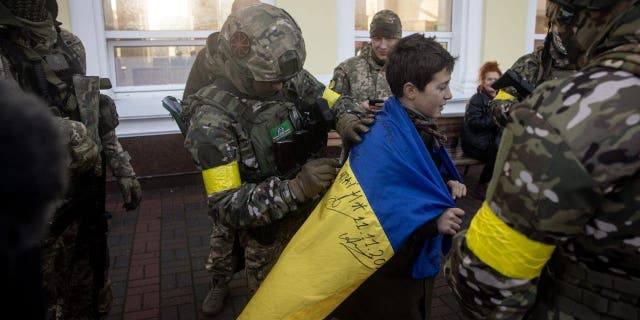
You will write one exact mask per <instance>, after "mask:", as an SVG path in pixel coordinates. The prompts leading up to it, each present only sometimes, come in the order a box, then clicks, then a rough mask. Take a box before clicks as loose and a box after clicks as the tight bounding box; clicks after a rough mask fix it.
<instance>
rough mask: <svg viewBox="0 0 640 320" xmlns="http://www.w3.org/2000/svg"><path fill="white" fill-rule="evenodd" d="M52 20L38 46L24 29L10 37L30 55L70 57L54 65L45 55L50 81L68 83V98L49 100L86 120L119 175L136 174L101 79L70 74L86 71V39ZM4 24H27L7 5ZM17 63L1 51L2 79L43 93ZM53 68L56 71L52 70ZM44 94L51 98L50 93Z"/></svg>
mask: <svg viewBox="0 0 640 320" xmlns="http://www.w3.org/2000/svg"><path fill="white" fill-rule="evenodd" d="M48 23H49V24H50V25H49V28H50V33H51V36H50V37H49V40H47V41H48V42H46V43H42V44H41V45H39V46H36V47H35V48H32V47H30V46H29V45H27V44H28V43H31V42H30V40H29V37H28V36H27V35H23V34H22V33H12V34H11V36H9V37H8V39H7V41H9V42H11V43H14V44H15V46H16V48H24V50H25V54H26V56H38V57H41V56H45V55H57V56H59V57H64V60H66V61H67V68H66V69H65V68H57V67H53V66H50V65H49V64H48V63H46V62H44V61H45V59H44V58H42V61H43V62H42V66H43V68H44V70H45V73H46V74H49V75H48V76H47V80H48V81H49V82H51V81H58V82H64V83H67V86H66V87H61V86H58V87H60V88H65V89H62V90H61V91H60V92H59V94H60V96H65V97H64V99H63V100H60V101H58V102H57V103H55V104H57V105H54V103H52V102H51V101H49V103H50V104H52V108H54V110H55V111H54V113H55V114H58V115H60V116H61V117H65V118H68V119H70V120H74V121H79V122H82V123H83V124H84V125H85V126H86V127H87V132H88V133H89V135H90V136H91V138H92V140H93V141H94V142H95V143H96V144H97V145H98V146H99V148H100V149H101V150H103V151H104V152H105V156H106V157H107V162H108V164H109V165H110V166H111V169H112V172H113V173H114V175H115V176H116V177H125V176H126V177H132V176H135V173H134V171H133V168H132V167H131V164H130V162H129V160H130V157H129V155H128V153H127V152H126V151H124V150H123V149H122V146H121V145H120V143H119V142H118V140H117V137H116V135H115V127H116V126H117V124H118V114H117V112H116V109H115V104H114V103H113V100H111V99H110V98H108V97H106V96H105V97H106V98H104V97H100V94H99V88H98V82H97V81H93V80H96V79H97V77H82V76H73V77H71V76H70V74H85V72H86V53H85V49H84V46H83V44H82V42H81V41H80V39H79V38H78V37H77V36H75V35H74V34H72V33H71V32H69V31H68V30H65V29H62V28H61V29H60V31H59V33H57V34H56V31H55V25H54V23H53V21H50V22H48ZM42 24H45V23H42ZM0 25H2V26H4V27H8V28H16V27H18V28H23V27H24V26H23V25H21V23H20V21H16V20H15V19H14V18H13V16H12V15H11V14H10V13H9V12H6V11H4V8H3V10H2V11H1V12H0ZM56 38H57V39H56ZM52 61H56V60H52ZM13 64H14V63H13V62H12V58H11V57H10V56H9V55H8V53H7V51H4V50H3V51H1V52H0V79H6V80H10V81H14V82H17V85H16V86H18V87H21V89H22V90H24V91H27V92H34V93H36V94H39V95H42V93H41V92H40V90H38V89H36V88H33V87H32V86H31V85H30V84H29V83H28V81H25V80H24V78H25V77H24V76H23V75H20V74H19V73H20V72H22V70H18V68H16V67H15V66H14V65H13ZM62 65H64V64H62ZM52 69H55V70H56V71H55V72H53V71H52V72H48V71H51V70H52ZM68 70H72V71H68ZM92 78H94V79H92ZM85 80H86V81H85ZM51 86H55V85H51ZM68 88H74V89H75V90H74V91H72V92H70V93H69V92H67V91H66V90H69V89H68ZM43 98H45V100H50V99H49V98H47V97H43ZM54 99H55V98H54ZM61 101H63V102H61ZM60 102H61V103H60ZM59 124H60V125H61V126H65V128H64V129H65V130H68V131H72V132H74V131H75V130H76V126H74V125H73V124H72V123H71V122H68V121H60V122H59ZM96 165H98V164H96ZM99 169H100V168H99V167H96V171H97V172H99V171H100V170H99Z"/></svg>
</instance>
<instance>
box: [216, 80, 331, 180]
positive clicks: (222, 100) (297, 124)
mask: <svg viewBox="0 0 640 320" xmlns="http://www.w3.org/2000/svg"><path fill="white" fill-rule="evenodd" d="M218 84H220V85H221V86H222V87H225V85H224V83H223V81H216V86H212V87H209V88H207V92H206V96H207V97H208V98H209V100H212V101H210V102H213V103H211V104H212V105H213V106H215V107H216V108H217V109H219V110H220V111H222V112H223V113H225V114H227V115H228V116H229V117H230V118H231V119H234V121H237V123H238V124H239V125H240V127H241V130H242V131H244V135H245V136H247V137H249V139H250V141H249V144H250V146H243V145H242V142H240V144H241V145H240V146H239V149H240V150H239V152H240V157H241V158H244V157H251V156H253V157H255V159H256V162H257V164H258V168H251V167H249V166H247V165H241V167H240V172H241V175H242V179H243V181H247V182H260V181H263V180H264V179H266V178H267V177H271V176H278V177H280V178H282V179H289V178H292V177H293V176H295V174H296V173H297V172H298V171H299V169H300V167H301V166H302V165H303V164H304V163H305V162H306V161H307V159H309V158H317V157H321V156H323V155H324V153H325V151H326V143H327V129H326V128H325V127H324V123H323V121H322V119H321V118H320V117H319V115H318V114H317V112H315V111H314V109H313V108H312V107H305V106H302V105H297V104H294V103H293V102H291V101H289V100H287V99H286V98H285V97H284V96H280V95H276V96H275V97H273V98H272V99H270V100H266V101H258V100H251V99H247V98H241V97H239V96H238V95H235V94H233V93H231V92H229V91H227V90H223V89H222V88H221V87H218V86H217V85H218ZM205 103H206V102H205ZM247 149H250V150H247ZM240 160H241V161H240V163H244V162H243V160H245V159H240Z"/></svg>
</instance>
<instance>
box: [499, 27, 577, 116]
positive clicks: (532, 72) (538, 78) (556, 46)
mask: <svg viewBox="0 0 640 320" xmlns="http://www.w3.org/2000/svg"><path fill="white" fill-rule="evenodd" d="M510 70H512V71H514V72H515V73H516V74H517V75H518V76H520V78H521V79H522V80H524V81H526V82H527V83H529V84H530V85H531V86H532V87H537V86H538V85H540V84H541V83H542V82H544V81H547V80H554V79H561V78H564V77H567V76H569V75H571V74H573V73H574V72H575V71H576V66H575V63H572V62H571V61H569V60H568V59H567V50H566V49H565V48H564V46H563V45H562V42H561V41H560V38H559V36H558V34H557V33H555V32H553V30H550V32H549V33H548V34H547V36H546V38H545V41H544V46H540V47H538V48H536V49H535V51H534V52H532V53H529V54H525V55H524V56H522V57H520V58H518V60H516V62H515V63H514V64H513V65H512V66H511V69H510ZM524 98H526V97H522V96H520V95H519V94H518V92H517V91H516V90H515V89H514V88H513V87H506V88H503V89H500V90H499V91H498V93H497V95H496V97H495V98H494V99H493V100H491V102H489V109H491V111H492V113H493V119H494V122H495V123H496V124H497V125H498V126H499V127H500V128H504V126H506V124H507V123H508V122H509V120H510V119H509V111H510V109H511V106H513V105H514V104H516V103H518V102H519V101H522V100H523V99H524Z"/></svg>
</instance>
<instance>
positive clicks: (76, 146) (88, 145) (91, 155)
mask: <svg viewBox="0 0 640 320" xmlns="http://www.w3.org/2000/svg"><path fill="white" fill-rule="evenodd" d="M59 126H60V129H61V132H62V136H63V138H64V140H65V144H66V145H67V148H68V150H69V155H70V158H71V159H70V160H71V164H70V165H69V168H70V169H71V172H72V173H82V172H86V171H87V170H89V169H91V168H94V167H95V166H96V165H97V164H98V159H99V156H100V153H99V150H98V145H97V144H96V143H95V142H94V141H93V140H91V137H90V136H89V132H88V131H87V128H86V127H85V126H84V124H83V123H82V122H78V121H73V120H69V119H60V120H59Z"/></svg>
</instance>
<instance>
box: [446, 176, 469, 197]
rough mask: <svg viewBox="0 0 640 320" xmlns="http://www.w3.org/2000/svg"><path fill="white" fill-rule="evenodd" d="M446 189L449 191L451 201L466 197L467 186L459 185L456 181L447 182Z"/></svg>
mask: <svg viewBox="0 0 640 320" xmlns="http://www.w3.org/2000/svg"><path fill="white" fill-rule="evenodd" d="M447 187H449V190H450V191H451V196H452V197H453V199H454V200H455V199H458V198H462V197H464V196H466V195H467V186H465V185H464V184H462V183H460V182H459V181H457V180H449V181H447Z"/></svg>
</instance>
